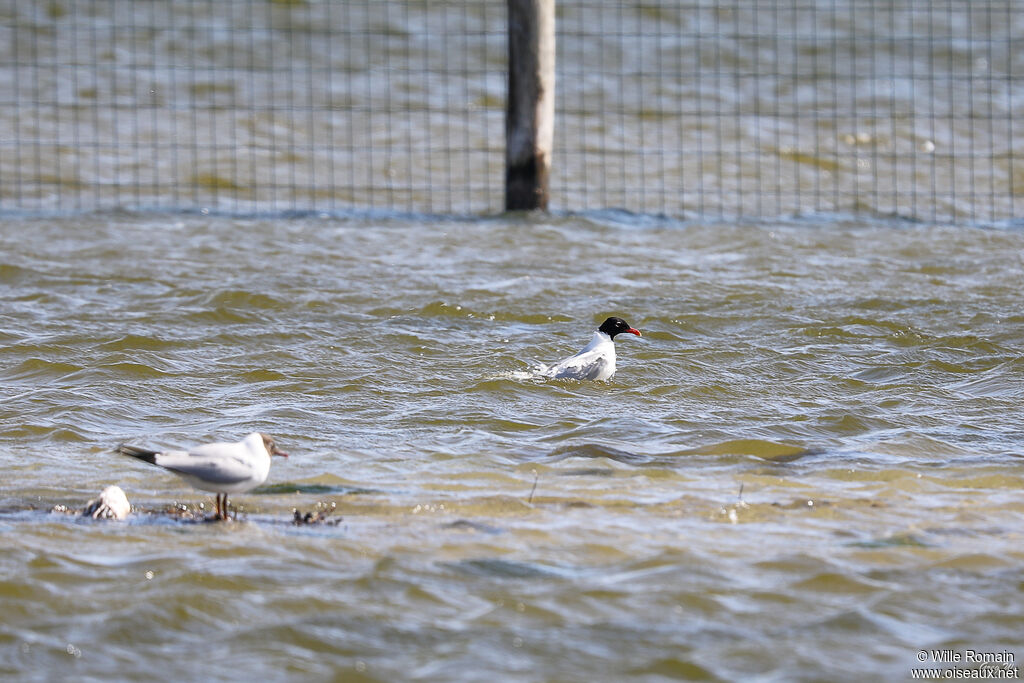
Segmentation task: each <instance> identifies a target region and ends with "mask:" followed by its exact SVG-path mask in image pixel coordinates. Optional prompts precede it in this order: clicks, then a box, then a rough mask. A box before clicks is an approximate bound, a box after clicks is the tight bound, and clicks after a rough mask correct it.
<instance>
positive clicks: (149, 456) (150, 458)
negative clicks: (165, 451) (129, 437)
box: [117, 443, 158, 465]
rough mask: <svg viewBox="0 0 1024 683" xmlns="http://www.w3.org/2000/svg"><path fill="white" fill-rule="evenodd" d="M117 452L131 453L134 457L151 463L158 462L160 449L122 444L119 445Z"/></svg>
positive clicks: (122, 453)
mask: <svg viewBox="0 0 1024 683" xmlns="http://www.w3.org/2000/svg"><path fill="white" fill-rule="evenodd" d="M117 452H118V453H120V454H121V455H129V456H131V457H133V458H137V459H139V460H142V461H143V462H148V463H149V464H151V465H155V464H156V456H157V453H158V451H150V450H147V449H145V448H138V447H136V446H129V445H128V444H124V443H123V444H121V445H120V446H118V447H117Z"/></svg>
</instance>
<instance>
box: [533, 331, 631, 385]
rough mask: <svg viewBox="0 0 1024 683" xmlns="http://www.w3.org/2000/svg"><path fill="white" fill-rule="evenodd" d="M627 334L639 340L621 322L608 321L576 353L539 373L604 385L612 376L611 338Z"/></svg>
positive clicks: (613, 348) (613, 344)
mask: <svg viewBox="0 0 1024 683" xmlns="http://www.w3.org/2000/svg"><path fill="white" fill-rule="evenodd" d="M623 332H628V333H630V334H635V335H636V336H638V337H639V336H642V335H641V334H640V330H638V329H636V328H635V327H630V326H629V323H627V322H626V321H625V320H623V319H622V318H608V319H607V320H605V321H604V322H603V323H601V327H599V328H597V332H594V338H593V339H591V340H590V343H589V344H587V345H586V347H584V348H583V350H581V351H580V352H579V353H577V354H576V355H575V356H572V357H570V358H566V359H565V360H563V361H562V362H560V363H555V364H554V365H552V366H550V367H546V368H544V369H543V370H542V371H541V373H540V374H541V375H542V376H544V377H551V378H552V379H593V380H600V381H602V382H603V381H605V380H608V379H611V376H612V375H614V374H615V335H617V334H622V333H623Z"/></svg>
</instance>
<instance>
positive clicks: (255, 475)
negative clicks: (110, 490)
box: [117, 432, 288, 519]
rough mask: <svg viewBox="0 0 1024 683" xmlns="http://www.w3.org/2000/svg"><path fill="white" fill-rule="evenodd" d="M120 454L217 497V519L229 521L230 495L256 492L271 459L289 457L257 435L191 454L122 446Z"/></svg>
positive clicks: (267, 471) (197, 448) (203, 447)
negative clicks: (154, 466) (249, 491)
mask: <svg viewBox="0 0 1024 683" xmlns="http://www.w3.org/2000/svg"><path fill="white" fill-rule="evenodd" d="M117 452H118V453H120V454H121V455H130V456H131V457H133V458H138V459H139V460H143V461H145V462H148V463H151V464H153V465H157V466H159V467H163V468H164V469H165V470H170V471H171V472H174V473H175V474H177V475H178V476H179V477H181V478H182V479H184V480H185V481H187V482H188V483H190V484H192V486H194V487H195V488H197V489H200V490H202V491H212V492H214V493H216V494H217V515H216V519H228V494H229V493H242V492H245V491H248V490H250V489H254V488H256V487H257V486H259V485H260V484H262V483H263V482H265V481H266V480H267V475H268V474H270V456H272V455H280V456H282V457H285V458H287V457H288V454H287V453H285V452H284V451H281V450H279V449H278V448H277V445H276V444H275V443H274V439H273V438H271V437H270V436H268V435H266V434H261V433H259V432H253V433H252V434H250V435H249V436H247V437H245V438H244V439H242V440H241V441H238V442H235V443H208V444H203V445H202V446H196V447H195V448H193V449H191V450H188V451H150V450H147V449H145V448H137V447H135V446H128V445H125V444H122V445H120V446H118V448H117Z"/></svg>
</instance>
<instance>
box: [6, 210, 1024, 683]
mask: <svg viewBox="0 0 1024 683" xmlns="http://www.w3.org/2000/svg"><path fill="white" fill-rule="evenodd" d="M1022 254H1024V232H1021V231H1019V230H1010V229H1008V230H999V229H980V228H945V227H928V226H923V225H913V224H906V223H886V224H858V223H853V222H843V221H840V220H835V219H823V220H821V221H817V220H811V219H809V220H806V221H800V222H795V223H789V224H777V225H729V224H720V225H691V224H684V223H673V222H668V221H661V220H655V219H645V218H640V217H636V216H630V215H626V214H615V213H605V214H593V215H587V216H562V217H557V216H555V217H502V218H494V219H480V220H449V219H443V218H432V217H416V216H413V217H404V218H403V217H387V216H374V215H371V216H351V217H347V218H346V217H334V218H308V219H301V218H300V219H282V218H252V219H237V218H223V217H214V216H186V217H182V216H179V215H142V216H135V215H128V214H124V215H96V216H89V217H77V218H66V219H65V218H61V219H37V220H20V221H5V222H2V223H0V320H2V321H3V325H2V329H0V392H2V393H0V415H2V418H3V419H2V420H0V510H2V512H0V548H2V552H0V614H3V617H2V619H0V674H3V675H4V677H6V678H9V679H29V680H31V679H36V680H43V679H56V678H71V677H73V678H77V679H82V678H123V679H143V678H146V679H149V678H152V677H153V676H154V675H157V676H159V677H160V678H165V679H180V680H199V679H210V678H215V679H226V678H240V677H243V676H260V677H262V678H267V679H271V680H282V679H286V678H291V679H302V678H308V679H320V680H323V679H331V678H340V679H344V680H381V681H385V680H401V679H409V680H482V679H484V678H489V679H491V680H531V681H534V680H623V679H627V678H628V679H637V680H657V679H667V678H690V679H695V680H735V679H748V680H863V677H865V676H867V677H868V678H886V679H890V680H892V679H901V678H906V677H908V676H909V674H910V670H911V668H912V667H915V666H919V663H918V660H917V655H918V652H919V650H921V649H929V650H930V649H940V648H949V649H952V650H955V651H958V652H964V651H966V650H968V649H974V650H978V651H992V652H998V651H1010V652H1013V653H1015V656H1016V658H1017V663H1018V664H1019V663H1020V659H1021V658H1022V657H1024V645H1022V642H1021V633H1024V602H1022V600H1021V595H1022V590H1024V583H1022V573H1021V566H1022V561H1024V549H1022V548H1024V546H1022V537H1024V524H1022V520H1024V491H1022V483H1024V459H1022V457H1021V454H1022V447H1021V442H1022V439H1024V429H1022V426H1021V425H1022V424H1024V410H1022V405H1024V402H1022V401H1021V398H1022V391H1021V376H1022V372H1024V360H1022V339H1024V334H1022V333H1024V314H1022V313H1021V308H1020V292H1021V272H1022ZM610 314H617V315H621V316H623V317H624V318H626V319H627V320H628V321H629V322H630V323H631V324H633V325H634V326H637V327H639V328H640V329H642V330H643V332H644V337H643V338H642V339H636V338H633V337H631V338H630V339H626V340H622V341H620V342H619V343H618V349H619V371H618V374H617V375H616V376H615V378H614V380H613V381H612V382H611V383H608V384H581V383H576V382H559V381H541V380H522V379H513V378H512V377H513V376H514V375H513V373H516V372H519V371H523V370H528V369H529V368H530V367H531V366H533V365H534V364H536V363H538V362H546V361H552V360H557V359H558V358H560V357H562V356H565V355H568V354H569V353H572V352H573V351H575V350H576V349H578V348H579V347H580V346H582V345H583V344H584V343H585V342H586V341H587V340H588V339H589V336H590V334H591V332H592V329H593V328H594V327H595V325H596V324H597V323H598V322H599V321H600V320H601V319H603V318H604V317H605V316H607V315H610ZM255 429H259V430H263V431H268V432H271V433H273V434H274V435H275V436H276V437H277V438H278V440H279V442H280V444H281V445H282V447H285V448H286V450H288V451H290V452H291V453H292V457H291V458H290V459H288V460H287V461H282V460H275V462H274V467H273V469H272V470H271V474H270V479H269V480H268V482H267V484H266V485H265V486H263V487H261V488H260V489H257V490H256V491H254V492H252V493H249V494H243V495H238V496H235V497H234V499H233V500H234V502H236V503H237V504H239V505H240V506H241V508H242V511H241V514H240V520H241V521H240V522H238V523H234V524H219V525H218V524H199V523H191V522H188V521H181V520H177V519H174V518H173V517H171V516H169V515H167V514H164V513H163V512H162V511H163V510H164V509H165V508H167V507H169V506H171V505H172V504H174V503H175V502H178V503H181V504H185V505H187V506H188V507H189V509H191V510H196V509H197V506H198V504H199V503H206V504H207V507H208V506H209V505H211V504H212V498H211V497H208V496H206V495H205V494H202V493H199V492H195V491H192V490H191V489H190V488H188V486H187V485H185V484H183V483H182V482H181V481H179V480H178V479H177V478H175V477H174V476H172V475H168V474H164V473H162V472H160V471H159V470H157V469H156V468H152V467H149V466H146V465H144V464H141V463H135V462H132V461H130V460H129V459H127V458H123V457H119V456H117V455H115V454H114V453H113V452H112V449H113V448H114V447H115V446H116V445H117V444H118V443H119V442H121V441H124V440H129V441H131V442H133V443H139V444H141V445H153V446H175V445H187V444H190V443H194V442H196V441H200V440H206V439H213V438H225V439H234V438H240V437H241V436H242V435H244V434H245V433H247V432H249V431H252V430H255ZM111 483H116V484H119V485H120V486H122V487H123V488H124V489H125V490H126V491H127V493H128V496H129V498H130V499H131V500H132V502H133V503H134V504H135V505H136V506H137V507H138V509H139V511H138V512H137V514H136V515H134V516H133V519H132V520H131V521H128V522H125V523H117V522H107V523H103V522H91V521H82V520H80V519H77V518H75V517H74V516H72V515H68V514H62V513H60V512H52V509H53V508H54V507H55V506H60V505H66V506H68V507H70V508H77V507H80V506H82V505H84V504H85V502H86V500H87V499H89V498H90V497H92V496H94V495H95V494H96V493H97V492H98V491H99V490H100V489H101V488H102V487H103V486H105V485H107V484H111ZM332 506H333V510H331V508H332ZM293 509H298V510H299V511H300V512H307V511H314V510H317V509H321V510H324V509H326V510H329V511H331V513H330V514H329V515H328V521H331V520H334V521H337V522H338V523H337V524H320V525H308V526H295V525H293V524H292V523H291V522H292V517H293ZM958 666H964V665H963V664H960V665H958Z"/></svg>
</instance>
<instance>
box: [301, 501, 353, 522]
mask: <svg viewBox="0 0 1024 683" xmlns="http://www.w3.org/2000/svg"><path fill="white" fill-rule="evenodd" d="M316 507H317V509H316V510H311V511H310V512H306V513H303V512H302V511H301V510H299V509H298V508H295V509H294V510H292V524H294V525H295V526H307V525H311V524H323V525H326V526H337V525H338V524H341V521H342V519H343V518H342V517H333V518H331V519H328V517H329V516H330V515H331V513H333V512H334V510H335V509H336V508H337V507H338V506H337V503H317V505H316Z"/></svg>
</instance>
